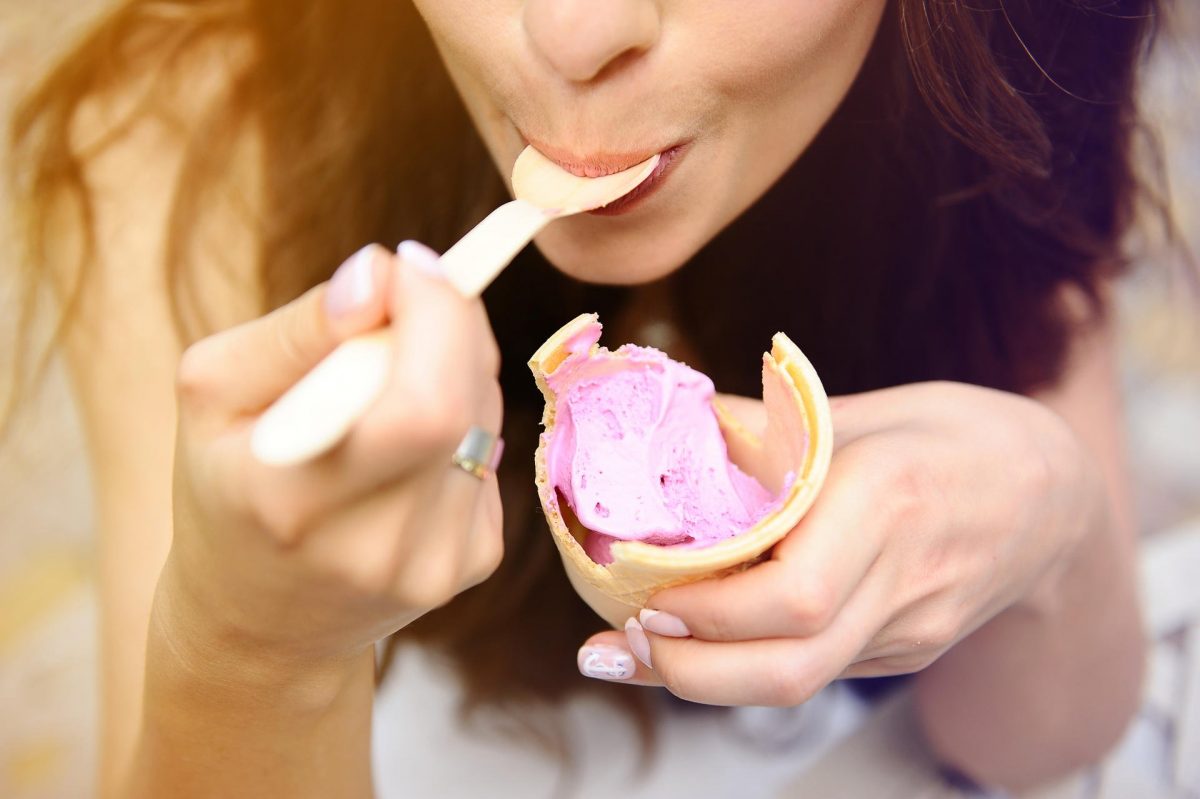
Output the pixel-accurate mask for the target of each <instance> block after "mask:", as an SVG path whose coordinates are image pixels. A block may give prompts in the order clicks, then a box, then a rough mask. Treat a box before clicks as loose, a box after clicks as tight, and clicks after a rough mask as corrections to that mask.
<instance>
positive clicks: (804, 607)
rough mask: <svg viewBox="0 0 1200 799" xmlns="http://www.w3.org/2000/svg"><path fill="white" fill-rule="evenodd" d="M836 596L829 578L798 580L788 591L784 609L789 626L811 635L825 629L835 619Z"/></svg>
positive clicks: (796, 630)
mask: <svg viewBox="0 0 1200 799" xmlns="http://www.w3.org/2000/svg"><path fill="white" fill-rule="evenodd" d="M835 607H836V597H835V595H834V588H833V586H832V585H831V584H830V583H829V581H827V580H823V579H819V578H817V579H807V580H802V581H800V582H797V583H796V584H795V585H793V586H792V588H791V590H790V591H789V592H788V596H787V597H786V599H785V601H784V606H783V610H784V613H785V614H786V616H787V620H788V622H789V626H790V627H791V629H793V630H794V631H795V632H796V633H797V634H801V635H811V634H814V633H818V632H820V631H821V630H824V629H825V628H826V627H828V626H829V623H830V622H831V621H832V620H833V616H834V608H835Z"/></svg>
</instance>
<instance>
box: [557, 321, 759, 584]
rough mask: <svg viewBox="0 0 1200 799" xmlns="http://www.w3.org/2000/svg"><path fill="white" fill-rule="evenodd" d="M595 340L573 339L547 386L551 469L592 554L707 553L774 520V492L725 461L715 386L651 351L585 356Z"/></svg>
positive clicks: (601, 558) (605, 558) (627, 349)
mask: <svg viewBox="0 0 1200 799" xmlns="http://www.w3.org/2000/svg"><path fill="white" fill-rule="evenodd" d="M593 333H594V335H592V334H593ZM598 336H599V329H598V326H597V328H596V329H595V330H594V331H591V330H589V331H587V334H586V335H585V336H584V337H582V338H580V340H578V341H572V342H571V343H570V351H571V355H570V356H569V357H568V358H567V360H566V361H564V362H563V363H562V364H561V365H560V366H559V367H558V368H557V369H556V370H555V371H554V373H553V374H552V375H550V377H549V379H548V382H549V385H550V388H551V389H553V390H554V392H555V395H556V397H557V403H556V417H555V425H554V430H553V432H551V433H547V435H549V436H551V439H550V441H549V446H548V452H547V466H548V471H549V474H550V479H551V482H552V485H553V487H554V488H555V489H556V490H557V492H558V493H559V495H561V496H562V498H563V499H565V500H566V502H567V504H568V505H570V507H571V509H572V510H573V511H574V513H575V516H576V517H577V518H578V519H579V521H580V523H581V524H582V525H583V526H584V527H586V528H587V529H588V530H589V531H591V533H592V534H591V535H589V536H588V537H587V539H586V540H585V542H584V548H585V549H586V550H587V552H588V555H589V556H591V558H592V559H593V560H595V561H596V562H597V563H610V562H611V561H612V558H611V555H610V553H609V548H610V547H611V545H612V543H613V541H614V540H618V539H619V540H626V541H644V542H646V543H650V544H659V545H664V546H667V545H681V546H689V547H692V546H695V547H699V546H706V545H709V544H713V543H715V542H717V541H721V540H723V539H726V538H729V537H731V536H734V535H737V534H738V533H740V532H743V531H745V530H747V529H749V528H750V527H752V526H753V525H754V524H755V522H757V521H758V520H759V519H761V518H762V517H763V516H765V515H767V514H768V513H770V512H771V511H772V510H773V509H774V508H775V504H776V503H775V500H774V498H773V497H772V496H771V494H770V492H768V491H767V489H765V488H764V487H763V486H762V485H761V484H760V483H759V482H758V481H757V480H755V479H754V478H753V477H751V476H749V475H747V474H745V473H743V472H742V471H741V470H740V469H739V468H738V467H737V466H736V465H735V464H733V463H732V462H730V460H729V456H728V451H727V449H726V446H725V440H724V438H723V437H722V435H721V429H720V426H719V425H718V423H717V417H716V414H715V412H714V411H713V407H712V400H713V396H714V393H715V391H714V388H713V383H712V381H711V380H709V379H708V377H706V376H705V375H703V374H701V373H700V372H697V371H696V370H695V369H692V368H690V367H688V366H687V365H686V364H682V363H679V362H677V361H673V360H671V359H670V358H668V357H667V356H666V355H664V354H663V353H661V352H659V351H658V350H655V349H650V348H648V347H637V346H633V345H626V346H624V347H622V348H621V349H619V350H617V351H616V352H615V353H610V352H607V351H604V350H600V351H597V352H595V353H589V350H590V348H591V345H592V344H594V343H595V342H596V340H597V338H596V337H598Z"/></svg>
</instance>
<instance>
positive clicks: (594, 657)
mask: <svg viewBox="0 0 1200 799" xmlns="http://www.w3.org/2000/svg"><path fill="white" fill-rule="evenodd" d="M577 661H578V663H579V673H580V674H582V675H583V676H585V677H593V678H595V679H597V680H628V679H629V678H630V677H632V676H633V674H634V672H635V671H637V668H636V667H635V666H634V663H633V655H631V654H629V653H628V652H627V651H625V650H624V649H622V648H621V647H619V646H611V645H610V644H592V645H590V646H585V647H582V648H580V650H579V656H578V658H577Z"/></svg>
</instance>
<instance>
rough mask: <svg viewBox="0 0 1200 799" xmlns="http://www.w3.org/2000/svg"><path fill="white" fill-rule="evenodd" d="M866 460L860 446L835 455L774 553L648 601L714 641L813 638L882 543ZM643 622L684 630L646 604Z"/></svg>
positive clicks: (653, 626)
mask: <svg viewBox="0 0 1200 799" xmlns="http://www.w3.org/2000/svg"><path fill="white" fill-rule="evenodd" d="M862 461H863V457H861V454H860V452H859V451H858V449H857V448H856V447H855V446H854V445H849V446H847V447H846V448H845V449H843V450H842V451H841V452H840V453H838V454H837V455H835V456H834V459H833V463H832V465H831V467H830V472H829V477H828V479H827V481H826V484H825V488H824V490H823V491H822V492H821V495H820V496H819V497H818V498H817V501H816V503H815V504H814V505H813V507H812V509H811V510H810V511H809V513H808V515H807V516H805V517H804V519H802V520H801V521H800V523H799V524H798V525H797V526H796V527H795V528H794V529H793V530H792V531H791V532H790V533H788V535H787V536H786V537H785V538H784V539H783V540H782V541H780V542H779V543H778V544H777V545H776V546H775V550H774V552H773V553H772V555H771V558H770V559H769V560H767V561H764V562H763V563H759V564H757V565H755V566H752V567H751V568H749V569H747V570H745V571H742V572H739V573H737V574H733V575H729V576H727V577H721V578H716V579H711V580H703V581H701V582H696V583H691V584H688V585H683V586H678V587H676V588H669V589H667V590H665V591H661V592H659V593H657V594H655V595H654V596H652V597H651V598H650V601H649V602H648V603H647V608H648V609H650V610H652V611H654V610H656V611H664V612H666V613H668V614H670V615H671V616H674V617H676V618H677V619H679V620H681V621H682V622H683V624H684V625H685V626H686V628H687V630H688V631H690V633H691V635H692V636H694V637H696V638H701V639H704V640H707V641H747V640H752V639H759V638H790V637H808V636H812V635H815V634H817V633H819V632H821V631H822V630H824V629H825V628H826V627H828V626H829V625H830V623H832V621H833V619H834V618H835V617H836V616H837V614H838V612H839V611H840V610H841V609H842V607H843V606H844V605H845V604H846V602H847V601H848V600H849V598H850V596H851V595H852V594H853V593H854V590H855V588H857V587H858V585H859V584H860V583H861V582H862V580H863V578H864V577H865V576H866V575H867V573H868V572H869V571H870V570H871V568H872V566H873V565H874V564H875V563H876V561H877V559H878V557H879V555H880V553H881V552H882V549H883V527H884V525H883V524H881V523H880V519H879V518H878V516H879V509H878V501H877V496H878V491H879V488H878V487H877V485H876V484H875V482H876V481H874V480H872V479H870V474H871V472H870V471H869V470H865V469H864V468H862V467H863V466H864V464H863V463H861V462H862ZM641 621H642V623H643V624H644V625H645V626H646V628H647V629H649V630H651V631H653V632H660V633H661V634H664V635H675V636H678V635H679V633H680V632H682V630H680V628H679V627H678V625H673V624H672V623H671V620H670V619H664V618H663V617H662V616H657V617H656V614H654V613H652V612H647V611H643V612H642V614H641Z"/></svg>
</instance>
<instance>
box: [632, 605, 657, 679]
mask: <svg viewBox="0 0 1200 799" xmlns="http://www.w3.org/2000/svg"><path fill="white" fill-rule="evenodd" d="M625 640H626V641H628V642H629V648H630V649H632V650H633V654H635V655H637V659H638V660H640V661H642V662H643V663H645V664H646V668H648V669H652V668H654V665H653V664H652V663H651V662H650V639H648V638H647V637H646V631H645V630H643V629H642V625H640V624H638V620H637V619H635V618H634V617H633V616H630V617H629V618H628V619H627V620H626V621H625Z"/></svg>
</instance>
